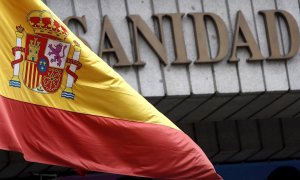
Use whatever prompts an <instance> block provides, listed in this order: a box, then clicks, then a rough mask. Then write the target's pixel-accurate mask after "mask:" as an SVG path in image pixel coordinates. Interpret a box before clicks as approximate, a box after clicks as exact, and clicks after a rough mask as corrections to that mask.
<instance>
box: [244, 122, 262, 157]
mask: <svg viewBox="0 0 300 180" xmlns="http://www.w3.org/2000/svg"><path fill="white" fill-rule="evenodd" d="M254 121H255V123H256V126H257V134H258V140H259V146H260V147H259V150H258V151H257V152H255V153H253V154H252V155H250V156H249V157H247V158H246V159H245V160H249V159H251V158H252V157H254V156H255V155H256V154H258V153H259V152H261V151H262V150H263V140H262V134H261V130H262V129H261V127H260V124H259V122H258V121H260V120H257V119H254Z"/></svg>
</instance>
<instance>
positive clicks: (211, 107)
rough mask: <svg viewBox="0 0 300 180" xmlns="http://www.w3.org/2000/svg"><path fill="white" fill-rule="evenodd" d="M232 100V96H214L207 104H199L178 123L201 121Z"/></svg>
mask: <svg viewBox="0 0 300 180" xmlns="http://www.w3.org/2000/svg"><path fill="white" fill-rule="evenodd" d="M231 98H233V96H232V95H227V96H214V97H213V98H211V99H209V100H208V101H207V102H205V103H203V104H201V105H200V106H199V107H198V108H196V109H195V110H194V111H192V112H190V113H189V114H188V115H187V116H185V117H184V118H183V119H181V120H180V122H181V121H182V122H186V123H189V122H197V121H201V120H203V119H204V118H206V117H207V116H209V115H210V114H212V113H213V112H214V111H216V110H217V109H218V108H220V107H222V106H223V104H225V103H226V102H227V101H229V100H230V99H231Z"/></svg>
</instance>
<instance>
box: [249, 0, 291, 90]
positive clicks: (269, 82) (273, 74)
mask: <svg viewBox="0 0 300 180" xmlns="http://www.w3.org/2000/svg"><path fill="white" fill-rule="evenodd" d="M285 2H286V1H285ZM252 4H253V9H254V14H255V16H254V17H255V21H256V28H257V36H258V42H259V45H260V49H261V52H262V54H263V56H265V57H269V50H268V42H267V37H266V30H265V25H264V20H263V17H262V16H261V15H259V14H258V11H260V10H266V9H275V4H274V1H273V0H265V1H260V0H253V1H252ZM278 32H279V31H278ZM279 43H281V41H280V42H279ZM263 70H264V77H265V82H266V90H267V91H268V92H269V91H286V90H288V88H289V85H288V78H287V73H286V67H285V62H284V61H277V62H276V61H264V62H263Z"/></svg>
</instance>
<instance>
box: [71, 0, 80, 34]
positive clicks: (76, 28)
mask: <svg viewBox="0 0 300 180" xmlns="http://www.w3.org/2000/svg"><path fill="white" fill-rule="evenodd" d="M71 6H72V12H73V14H72V15H73V16H76V9H75V3H74V0H71ZM74 25H75V31H76V32H75V33H76V35H77V36H79V29H78V25H77V24H74Z"/></svg>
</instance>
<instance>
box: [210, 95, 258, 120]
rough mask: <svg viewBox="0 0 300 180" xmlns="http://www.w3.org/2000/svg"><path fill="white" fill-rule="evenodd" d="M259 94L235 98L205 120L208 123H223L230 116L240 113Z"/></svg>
mask: <svg viewBox="0 0 300 180" xmlns="http://www.w3.org/2000/svg"><path fill="white" fill-rule="evenodd" d="M256 96H257V94H248V95H239V96H236V97H234V98H233V99H232V100H230V101H228V103H226V104H224V105H223V106H222V107H221V108H220V109H218V110H217V111H216V112H214V113H213V114H211V115H210V116H208V117H207V118H205V119H204V120H207V121H221V120H224V119H226V118H227V117H228V116H230V115H231V114H233V113H234V112H236V111H238V110H239V109H240V108H241V107H243V106H244V105H245V104H247V103H249V102H250V101H251V100H252V99H254V98H255V97H256Z"/></svg>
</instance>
